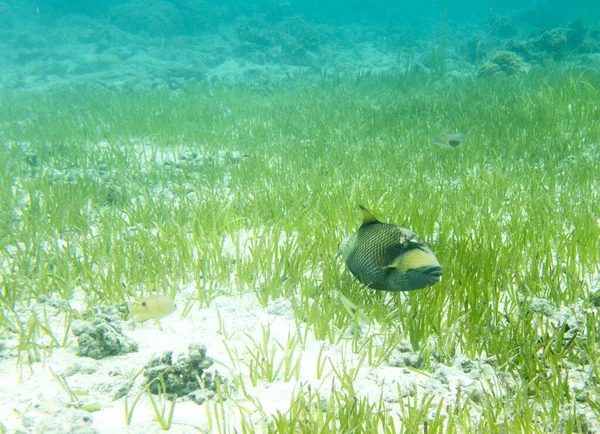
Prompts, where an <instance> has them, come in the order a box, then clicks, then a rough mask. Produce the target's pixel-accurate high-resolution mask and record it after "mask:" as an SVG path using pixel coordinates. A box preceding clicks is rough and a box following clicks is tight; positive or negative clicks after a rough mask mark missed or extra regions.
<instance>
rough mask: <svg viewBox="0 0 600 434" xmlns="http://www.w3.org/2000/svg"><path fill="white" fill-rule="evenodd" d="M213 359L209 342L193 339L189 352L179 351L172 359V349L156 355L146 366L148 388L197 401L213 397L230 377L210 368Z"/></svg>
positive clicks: (152, 390) (201, 401)
mask: <svg viewBox="0 0 600 434" xmlns="http://www.w3.org/2000/svg"><path fill="white" fill-rule="evenodd" d="M213 363H214V361H213V359H211V358H210V357H208V356H207V355H206V346H204V345H202V344H199V343H192V344H190V346H189V347H188V355H187V356H185V355H184V354H181V355H179V357H178V359H177V362H176V363H173V352H172V351H166V352H165V353H163V355H162V356H156V357H153V358H152V359H151V360H150V362H149V363H148V365H147V367H146V369H145V370H144V377H146V384H147V385H148V390H150V392H152V393H154V394H161V393H166V394H168V395H174V396H176V397H181V396H188V397H189V398H190V399H192V400H193V401H194V402H195V403H197V404H203V403H204V402H205V401H206V400H208V399H211V398H212V397H213V396H214V395H215V392H216V391H217V387H218V385H223V384H227V379H226V378H225V377H223V376H222V375H220V374H219V373H218V372H217V371H210V372H209V371H208V369H209V368H210V367H211V366H212V365H213Z"/></svg>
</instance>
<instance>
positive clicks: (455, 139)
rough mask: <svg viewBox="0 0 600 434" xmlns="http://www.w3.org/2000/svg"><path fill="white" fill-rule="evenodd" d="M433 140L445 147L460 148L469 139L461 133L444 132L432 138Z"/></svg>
mask: <svg viewBox="0 0 600 434" xmlns="http://www.w3.org/2000/svg"><path fill="white" fill-rule="evenodd" d="M431 141H432V142H433V143H435V144H436V145H440V146H442V147H444V148H458V147H459V146H462V145H463V144H464V143H465V142H467V141H468V140H467V139H466V138H465V136H463V135H462V134H461V133H458V132H457V133H444V134H440V135H438V136H434V137H432V138H431Z"/></svg>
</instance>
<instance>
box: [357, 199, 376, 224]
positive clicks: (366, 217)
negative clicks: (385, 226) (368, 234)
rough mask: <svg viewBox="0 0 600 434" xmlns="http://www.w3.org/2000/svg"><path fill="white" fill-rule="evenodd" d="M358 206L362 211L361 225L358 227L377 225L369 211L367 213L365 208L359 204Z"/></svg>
mask: <svg viewBox="0 0 600 434" xmlns="http://www.w3.org/2000/svg"><path fill="white" fill-rule="evenodd" d="M358 206H359V207H360V209H361V211H362V224H361V225H360V227H363V226H367V225H370V224H373V223H379V220H377V219H376V218H375V216H374V215H373V213H372V212H371V211H369V210H368V209H367V208H365V207H364V206H362V205H360V204H359V205H358Z"/></svg>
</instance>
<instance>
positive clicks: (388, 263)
mask: <svg viewBox="0 0 600 434" xmlns="http://www.w3.org/2000/svg"><path fill="white" fill-rule="evenodd" d="M359 207H360V209H361V210H362V225H361V226H360V228H358V230H357V231H356V232H355V233H354V234H353V235H351V236H349V237H347V238H346V239H344V240H343V241H342V242H341V244H340V248H339V254H341V255H342V256H343V257H344V260H345V262H346V265H347V266H348V269H349V270H350V272H351V273H352V274H353V275H354V276H355V277H356V278H357V279H358V280H359V281H360V282H361V283H362V284H364V285H365V286H367V287H369V288H373V289H377V290H381V291H392V292H403V291H414V290H417V289H422V288H426V287H428V286H432V285H434V284H436V283H437V282H439V280H440V278H441V277H442V267H441V265H440V263H439V262H438V260H437V258H436V257H435V255H434V254H433V252H432V251H431V249H430V248H429V247H428V246H427V244H425V242H423V241H422V240H421V239H420V238H419V237H418V236H417V234H415V233H414V232H413V231H411V230H410V229H406V228H403V227H400V226H396V225H393V224H388V223H382V222H380V221H379V220H377V219H376V218H375V216H374V215H373V214H372V213H371V212H370V211H369V210H368V209H366V208H365V207H364V206H362V205H359Z"/></svg>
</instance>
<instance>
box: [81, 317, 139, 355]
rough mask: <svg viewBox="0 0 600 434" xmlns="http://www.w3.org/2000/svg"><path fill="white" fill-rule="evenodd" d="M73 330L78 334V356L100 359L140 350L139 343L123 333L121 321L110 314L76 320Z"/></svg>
mask: <svg viewBox="0 0 600 434" xmlns="http://www.w3.org/2000/svg"><path fill="white" fill-rule="evenodd" d="M72 331H73V334H74V335H75V336H77V345H78V350H77V355H78V356H83V357H91V358H92V359H96V360H100V359H104V358H106V357H111V356H117V355H119V354H127V353H133V352H135V351H137V350H138V344H137V343H136V342H135V341H133V340H131V339H129V338H128V337H127V336H125V335H124V334H123V328H122V327H121V321H120V320H119V319H118V318H116V317H115V316H113V315H110V314H104V313H97V314H96V315H95V316H94V318H93V319H92V320H91V321H75V322H73V326H72Z"/></svg>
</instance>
